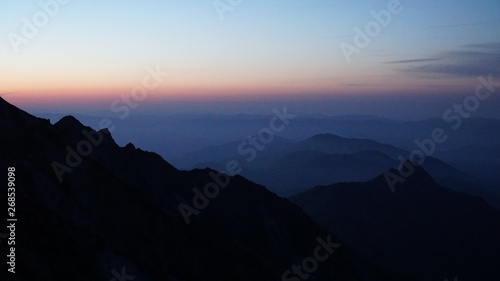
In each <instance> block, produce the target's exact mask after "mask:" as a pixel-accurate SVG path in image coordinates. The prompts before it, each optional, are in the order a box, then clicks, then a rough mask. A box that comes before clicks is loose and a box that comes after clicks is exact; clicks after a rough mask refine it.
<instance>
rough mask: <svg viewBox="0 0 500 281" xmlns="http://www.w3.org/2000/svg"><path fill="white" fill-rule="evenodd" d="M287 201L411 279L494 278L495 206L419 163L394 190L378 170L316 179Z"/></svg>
mask: <svg viewBox="0 0 500 281" xmlns="http://www.w3.org/2000/svg"><path fill="white" fill-rule="evenodd" d="M391 172H393V173H395V172H397V171H395V170H391ZM292 201H293V202H295V203H296V204H298V205H299V206H301V207H303V209H304V210H305V211H306V212H307V213H308V214H310V215H311V216H312V217H313V218H315V219H316V220H317V221H318V222H319V223H321V224H323V225H325V226H327V227H328V228H329V229H330V230H331V231H334V232H335V233H337V234H338V236H339V238H340V239H342V240H343V241H345V243H346V244H347V245H351V246H352V247H353V248H354V249H355V250H357V251H359V252H360V253H362V255H363V256H364V257H366V258H368V259H370V260H373V261H376V263H377V264H379V265H381V266H384V267H387V268H390V269H391V270H395V271H398V272H400V273H404V274H406V275H409V276H413V277H414V278H416V279H418V280H444V279H445V278H450V277H452V276H458V277H459V280H476V281H478V280H499V278H500V273H499V272H498V271H497V270H496V268H497V265H498V264H499V262H500V239H499V236H498V235H499V234H500V212H499V211H497V210H495V209H492V208H491V207H489V206H488V205H487V204H486V203H485V202H484V201H483V200H481V199H479V198H477V197H471V196H469V195H466V194H463V193H458V192H454V191H450V190H447V189H445V188H442V187H440V186H439V185H438V184H437V183H436V182H435V181H434V180H433V179H432V178H431V176H430V175H429V174H428V173H427V172H425V171H424V170H423V169H421V168H417V170H416V171H415V173H414V174H413V175H412V176H411V177H409V178H408V179H407V180H406V181H405V182H404V183H401V184H400V185H398V186H397V189H396V192H394V193H392V192H390V190H389V188H388V184H387V182H386V180H385V177H384V175H381V176H379V177H377V178H375V179H373V180H371V181H368V182H360V183H339V184H334V185H329V186H318V187H315V188H313V189H311V190H309V191H307V192H304V193H302V194H299V195H297V196H294V197H292Z"/></svg>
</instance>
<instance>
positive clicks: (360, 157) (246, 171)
mask: <svg viewBox="0 0 500 281" xmlns="http://www.w3.org/2000/svg"><path fill="white" fill-rule="evenodd" d="M241 143H244V141H241V142H232V143H229V144H226V145H221V146H216V147H212V148H205V149H203V150H200V151H197V152H194V153H190V154H188V155H186V157H185V158H184V159H183V161H184V163H185V166H189V164H188V163H191V165H194V163H196V164H195V165H194V167H196V168H205V167H210V168H212V169H216V170H219V171H225V170H226V164H227V163H228V162H230V161H232V160H236V161H238V163H240V164H241V168H242V169H241V175H243V176H245V177H247V178H248V179H250V180H252V181H254V182H257V183H259V184H262V185H265V186H267V187H268V188H269V189H271V190H272V191H274V192H276V193H277V194H279V195H281V196H290V195H293V194H296V193H298V192H301V191H304V190H306V189H308V188H311V187H313V186H315V185H325V184H331V183H335V182H344V181H366V180H369V179H371V178H373V177H375V176H377V175H379V174H380V173H382V172H384V171H386V170H387V169H390V168H397V167H398V166H399V165H400V163H402V162H403V161H405V158H408V157H409V156H410V155H411V152H410V151H406V150H404V149H401V148H398V147H395V146H392V145H388V144H383V143H379V142H376V141H374V140H369V139H356V138H344V137H340V136H336V135H332V134H318V135H314V136H312V137H310V138H307V139H305V140H303V141H299V142H293V141H290V140H285V139H280V138H276V140H274V141H273V142H271V143H269V144H268V145H266V146H265V148H264V149H262V150H261V151H258V150H257V149H254V151H255V157H254V158H250V157H248V155H245V154H241V153H240V154H239V153H238V149H237V148H238V147H239V146H240V144H241ZM422 155H424V154H422ZM249 160H250V161H249ZM197 161H198V162H197ZM423 167H424V168H425V169H426V170H427V171H428V172H429V173H430V174H431V175H432V176H433V177H434V178H435V179H436V180H437V181H438V183H439V184H441V185H442V186H445V187H447V188H449V189H453V190H458V191H462V192H465V193H468V194H471V195H474V196H480V197H482V198H483V199H485V200H486V201H488V203H489V204H490V205H492V206H494V207H497V208H500V192H496V191H494V190H490V189H488V188H487V187H489V185H487V184H485V182H486V180H482V179H480V178H477V177H474V176H471V175H468V174H465V173H464V172H462V171H460V170H458V169H456V168H455V167H452V166H451V165H449V164H447V163H445V162H443V161H441V160H439V159H437V158H435V157H433V155H431V156H426V157H425V159H424V164H423ZM492 169H494V168H492Z"/></svg>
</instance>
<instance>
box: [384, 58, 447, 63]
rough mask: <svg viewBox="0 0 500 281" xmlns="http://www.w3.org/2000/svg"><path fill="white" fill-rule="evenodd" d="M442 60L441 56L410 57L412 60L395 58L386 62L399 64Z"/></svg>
mask: <svg viewBox="0 0 500 281" xmlns="http://www.w3.org/2000/svg"><path fill="white" fill-rule="evenodd" d="M437 60H441V59H439V58H428V59H410V60H393V61H386V62H384V63H385V64H397V63H416V62H429V61H437Z"/></svg>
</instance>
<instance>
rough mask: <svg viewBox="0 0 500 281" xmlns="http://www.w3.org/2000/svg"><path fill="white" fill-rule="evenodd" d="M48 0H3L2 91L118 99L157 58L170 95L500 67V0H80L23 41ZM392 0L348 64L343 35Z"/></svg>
mask: <svg viewBox="0 0 500 281" xmlns="http://www.w3.org/2000/svg"><path fill="white" fill-rule="evenodd" d="M40 2H41V3H57V2H55V0H50V1H49V0H42V1H14V0H0V7H1V9H0V34H1V39H0V61H1V62H2V63H1V64H0V93H17V94H19V100H20V102H21V100H22V101H24V102H30V101H34V100H36V99H37V98H38V99H41V98H42V97H44V98H47V97H50V98H53V99H61V97H65V98H68V99H72V98H73V97H82V96H83V97H86V98H88V99H91V98H97V97H109V98H112V97H114V96H116V95H117V94H119V93H121V92H122V91H126V90H127V89H130V88H131V87H134V85H136V84H137V83H138V81H140V80H141V79H142V76H143V75H144V69H145V68H146V67H148V66H155V65H160V66H161V68H162V69H164V70H165V71H168V72H169V73H170V74H171V76H169V78H168V81H167V82H165V83H163V84H162V85H161V86H160V87H158V88H157V89H155V93H156V94H157V96H161V97H165V98H166V99H168V98H174V97H175V98H184V99H189V98H192V99H196V98H200V97H201V98H203V97H205V98H206V97H208V96H214V95H226V96H227V95H229V96H242V95H244V96H246V97H255V98H257V99H258V98H263V97H265V96H269V95H285V96H286V95H294V96H295V95H302V96H303V95H307V96H314V95H323V96H324V95H331V96H340V95H344V96H345V95H381V94H388V95H409V94H411V95H414V94H415V93H419V94H421V95H435V94H439V95H448V94H464V93H467V92H471V91H473V90H474V86H475V84H477V81H476V79H475V77H476V76H478V75H487V74H493V75H499V74H500V71H499V68H498V67H497V66H498V65H499V63H500V33H499V32H498V30H500V20H499V18H498V15H499V14H500V1H488V0H482V1H471V0H463V1H449V0H443V1H430V0H420V1H416V0H414V1H409V0H407V1H393V0H390V1H386V0H376V1H373V0H372V1H368V0H359V1H296V0H292V1H260V0H255V1H247V0H243V1H241V3H240V4H239V5H235V6H234V7H231V10H230V11H227V12H225V13H224V14H223V18H221V17H219V14H218V12H217V11H216V9H215V8H214V2H215V1H214V2H212V1H207V0H204V1H200V0H192V1H155V0H151V1H132V0H121V1H113V0H110V1H78V0H71V1H69V2H68V3H67V4H58V7H59V10H58V11H57V12H55V13H54V16H50V17H49V21H48V23H47V24H46V25H44V26H43V27H40V28H38V31H37V32H36V34H35V36H33V38H30V39H29V40H28V42H27V43H26V44H24V43H22V44H19V45H18V46H17V47H14V46H13V44H12V42H11V41H12V34H16V35H19V36H23V33H22V31H23V26H24V25H25V23H24V22H23V18H24V17H25V18H27V19H28V20H29V21H30V22H33V21H34V19H33V17H34V16H35V15H37V13H40V12H43V9H42V7H41V6H40V4H39V3H40ZM235 2H237V1H234V2H231V3H235ZM397 2H399V4H397ZM219 3H224V5H228V7H229V6H231V4H230V2H228V1H226V0H221V1H220V2H219ZM390 3H393V5H397V6H398V7H399V9H400V12H399V13H398V14H392V15H391V19H390V21H389V24H387V26H381V28H380V32H379V33H378V34H376V36H374V37H372V38H370V40H371V41H370V43H369V44H368V46H366V47H363V48H359V53H355V54H353V55H352V56H351V57H350V58H351V60H350V62H348V60H346V58H345V56H344V54H343V52H342V50H341V48H340V45H341V44H342V43H347V44H351V45H353V44H354V37H355V35H356V33H355V31H354V30H355V27H359V28H360V29H362V30H364V29H365V27H366V25H367V24H369V23H370V22H372V21H374V18H373V16H372V14H371V12H372V11H375V12H379V11H381V10H387V7H388V5H390ZM16 49H17V51H18V52H16ZM21 97H24V98H21Z"/></svg>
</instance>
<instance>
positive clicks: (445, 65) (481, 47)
mask: <svg viewBox="0 0 500 281" xmlns="http://www.w3.org/2000/svg"><path fill="white" fill-rule="evenodd" d="M434 57H435V58H432V59H431V58H422V59H408V60H399V61H392V62H386V63H389V64H398V65H403V67H400V68H399V69H398V70H399V71H401V72H406V73H425V74H441V75H447V76H457V77H464V76H477V75H484V74H492V75H500V67H499V66H500V43H481V44H469V45H464V46H462V48H461V49H458V50H449V51H442V52H439V53H437V54H436V55H435V56H434ZM417 62H419V63H421V64H419V65H415V63H417ZM405 64H406V65H405Z"/></svg>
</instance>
